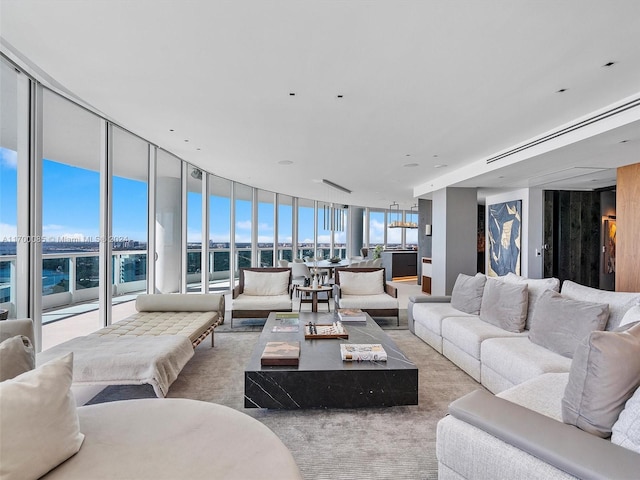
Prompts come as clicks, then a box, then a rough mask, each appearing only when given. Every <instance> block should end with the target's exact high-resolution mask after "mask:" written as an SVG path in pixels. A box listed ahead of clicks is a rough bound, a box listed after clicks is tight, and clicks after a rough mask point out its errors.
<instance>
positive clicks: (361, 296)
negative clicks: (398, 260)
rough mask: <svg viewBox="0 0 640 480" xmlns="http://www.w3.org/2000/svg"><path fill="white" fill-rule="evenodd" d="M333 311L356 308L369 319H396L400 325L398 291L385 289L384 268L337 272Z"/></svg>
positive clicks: (390, 286)
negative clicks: (368, 316) (366, 314)
mask: <svg viewBox="0 0 640 480" xmlns="http://www.w3.org/2000/svg"><path fill="white" fill-rule="evenodd" d="M333 294H334V298H335V307H336V309H338V308H359V309H361V310H363V311H365V312H367V313H368V314H369V315H371V316H372V317H396V318H397V323H398V325H400V316H399V305H398V289H397V288H396V287H394V286H392V285H387V283H386V281H385V275H384V268H371V267H360V268H336V271H335V284H334V286H333Z"/></svg>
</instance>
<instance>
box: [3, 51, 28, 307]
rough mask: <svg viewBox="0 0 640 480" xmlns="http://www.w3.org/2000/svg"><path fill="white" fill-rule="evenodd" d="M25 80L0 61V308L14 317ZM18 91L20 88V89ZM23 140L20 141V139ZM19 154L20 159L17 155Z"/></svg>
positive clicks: (19, 255)
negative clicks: (19, 173) (20, 85)
mask: <svg viewBox="0 0 640 480" xmlns="http://www.w3.org/2000/svg"><path fill="white" fill-rule="evenodd" d="M20 82H23V83H24V82H27V80H26V79H25V78H24V77H21V76H20V75H19V74H18V72H16V71H15V69H14V68H13V67H12V66H11V65H8V64H6V63H5V62H4V61H1V62H0V104H1V105H2V108H0V125H2V128H0V309H2V310H5V312H2V315H3V316H4V315H6V316H8V317H9V318H16V317H17V314H18V305H17V300H18V296H17V293H18V288H19V287H18V282H17V279H18V277H17V268H18V263H17V262H18V261H22V262H26V258H25V257H24V254H22V252H18V249H19V248H20V247H21V246H20V245H19V242H20V240H22V239H21V238H19V237H18V218H19V216H18V188H19V187H18V162H19V161H20V162H21V163H23V164H25V163H27V162H28V157H27V151H26V148H22V147H21V146H20V145H19V140H18V132H19V131H20V135H21V136H22V135H23V133H24V128H25V127H28V124H27V125H22V124H21V123H24V122H21V121H20V118H24V119H26V118H27V116H26V111H28V110H27V109H26V106H27V100H28V97H27V93H28V91H27V90H26V89H25V88H22V89H19V84H20ZM23 87H24V85H23ZM19 90H22V92H20V91H19ZM23 143H24V142H23ZM19 157H20V158H19Z"/></svg>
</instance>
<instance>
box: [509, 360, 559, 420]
mask: <svg viewBox="0 0 640 480" xmlns="http://www.w3.org/2000/svg"><path fill="white" fill-rule="evenodd" d="M568 380H569V372H564V373H544V374H542V375H540V376H538V377H535V378H532V379H530V380H527V381H526V382H523V383H521V384H519V385H516V386H515V387H511V388H509V389H507V390H504V391H502V392H500V393H498V394H497V395H496V396H497V397H501V398H504V399H505V400H509V401H510V402H513V403H517V404H518V405H522V406H523V407H527V408H528V409H529V410H533V411H534V412H538V413H540V414H542V415H546V416H547V417H551V418H553V419H554V420H557V421H559V422H562V396H563V395H564V389H565V388H566V387H567V381H568Z"/></svg>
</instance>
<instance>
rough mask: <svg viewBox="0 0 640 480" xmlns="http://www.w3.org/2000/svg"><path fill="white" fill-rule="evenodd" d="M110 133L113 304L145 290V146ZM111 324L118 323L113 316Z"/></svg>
mask: <svg viewBox="0 0 640 480" xmlns="http://www.w3.org/2000/svg"><path fill="white" fill-rule="evenodd" d="M112 131H113V180H112V192H113V194H112V229H111V233H112V244H111V247H112V257H113V279H112V280H113V285H114V296H113V302H114V303H116V302H119V301H120V299H118V297H120V296H123V295H124V296H126V299H127V300H129V299H131V296H130V295H131V294H134V295H135V294H137V293H141V292H142V293H144V292H145V291H146V288H147V282H146V280H147V223H148V222H147V212H148V202H147V197H148V185H147V184H148V176H149V168H148V166H149V146H148V144H147V142H145V141H143V140H141V139H140V138H138V137H136V136H135V135H132V134H130V133H129V132H126V131H125V130H122V129H120V128H117V127H114V128H113V129H112ZM111 320H112V322H116V321H118V320H121V318H119V317H117V316H116V315H115V314H114V315H112V317H111Z"/></svg>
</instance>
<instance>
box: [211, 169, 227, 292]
mask: <svg viewBox="0 0 640 480" xmlns="http://www.w3.org/2000/svg"><path fill="white" fill-rule="evenodd" d="M230 247H231V181H230V180H227V179H225V178H221V177H217V176H215V175H209V276H210V282H209V290H210V291H216V292H219V291H225V290H228V289H229V285H230V283H229V282H230V272H231V268H230V265H231V258H230V256H229V255H230Z"/></svg>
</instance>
